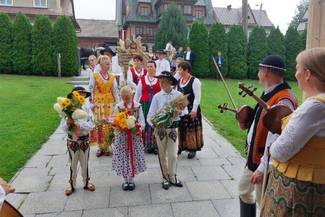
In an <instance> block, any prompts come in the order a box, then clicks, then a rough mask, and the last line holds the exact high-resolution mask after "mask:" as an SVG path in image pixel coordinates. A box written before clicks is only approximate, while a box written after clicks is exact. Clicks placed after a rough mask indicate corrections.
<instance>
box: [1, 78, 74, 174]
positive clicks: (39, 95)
mask: <svg viewBox="0 0 325 217" xmlns="http://www.w3.org/2000/svg"><path fill="white" fill-rule="evenodd" d="M68 80H69V78H63V79H57V78H52V77H34V76H15V75H0V114H1V118H0V126H1V127H0V177H3V178H4V179H6V180H9V179H10V178H12V176H13V175H14V174H15V173H16V172H17V170H18V169H19V168H20V167H22V166H23V165H24V164H25V162H26V161H27V160H28V159H29V158H30V157H31V156H32V155H33V154H34V153H35V152H36V151H37V150H38V149H39V148H40V146H41V144H42V143H44V142H45V141H46V140H47V138H48V137H49V136H50V135H51V134H52V133H53V131H54V130H55V129H56V128H57V126H58V123H59V118H58V115H57V114H56V113H55V112H54V110H53V104H54V102H55V101H56V97H57V96H65V95H66V94H67V93H68V92H69V91H70V89H71V85H68V84H66V82H67V81H68Z"/></svg>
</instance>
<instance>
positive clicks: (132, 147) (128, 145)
mask: <svg viewBox="0 0 325 217" xmlns="http://www.w3.org/2000/svg"><path fill="white" fill-rule="evenodd" d="M121 98H122V101H121V102H120V103H118V104H117V105H116V107H115V112H114V113H115V114H117V113H119V112H127V113H128V114H129V115H132V116H134V117H135V118H136V120H137V122H138V123H139V124H140V125H141V129H142V130H143V129H144V127H145V119H144V116H143V112H142V108H141V104H140V103H138V102H136V101H134V100H133V89H132V88H131V87H130V86H124V87H122V89H121ZM129 136H130V137H129ZM141 137H142V135H141V134H139V135H138V134H136V133H132V134H131V135H128V132H126V131H121V130H119V129H116V130H115V139H114V143H113V160H112V164H113V170H114V171H115V172H116V173H117V175H119V176H123V178H124V183H123V184H122V189H123V190H124V191H127V190H129V191H133V190H134V189H135V184H134V176H135V175H137V174H139V173H142V172H144V171H145V170H146V163H145V159H144V145H143V142H142V138H141ZM129 139H130V141H131V142H130V141H129Z"/></svg>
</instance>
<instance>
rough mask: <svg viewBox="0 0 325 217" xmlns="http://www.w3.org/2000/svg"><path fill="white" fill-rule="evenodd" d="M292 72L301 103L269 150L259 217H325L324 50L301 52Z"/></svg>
mask: <svg viewBox="0 0 325 217" xmlns="http://www.w3.org/2000/svg"><path fill="white" fill-rule="evenodd" d="M296 69H297V72H296V78H297V80H298V85H299V88H300V89H301V90H302V92H303V103H302V105H300V106H299V107H298V109H297V110H296V111H294V112H293V114H292V115H291V116H289V117H286V118H285V119H283V127H284V129H283V132H282V134H281V135H280V136H279V137H278V139H277V140H276V141H275V142H274V143H273V144H272V146H271V149H270V154H271V157H272V159H273V162H272V164H273V170H272V172H271V174H270V177H269V181H268V186H267V189H266V193H265V198H264V202H263V205H262V210H261V216H263V217H268V216H277V217H287V216H288V217H289V216H290V217H300V216H315V217H316V216H325V161H324V156H325V49H324V48H314V49H310V50H306V51H303V52H301V53H300V54H299V55H298V57H297V66H296Z"/></svg>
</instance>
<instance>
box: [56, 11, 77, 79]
mask: <svg viewBox="0 0 325 217" xmlns="http://www.w3.org/2000/svg"><path fill="white" fill-rule="evenodd" d="M53 45H54V48H55V55H56V54H57V53H60V54H61V72H62V76H73V75H78V73H79V65H78V51H77V34H76V32H75V29H74V26H73V24H72V22H71V20H70V18H69V17H64V16H62V17H58V18H57V20H56V22H55V24H54V27H53ZM56 71H57V70H56Z"/></svg>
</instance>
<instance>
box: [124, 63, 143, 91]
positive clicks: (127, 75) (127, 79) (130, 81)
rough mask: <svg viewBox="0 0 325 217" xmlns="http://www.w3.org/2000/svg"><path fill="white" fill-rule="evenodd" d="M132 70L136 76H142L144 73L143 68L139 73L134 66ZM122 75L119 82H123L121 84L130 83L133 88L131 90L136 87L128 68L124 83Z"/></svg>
mask: <svg viewBox="0 0 325 217" xmlns="http://www.w3.org/2000/svg"><path fill="white" fill-rule="evenodd" d="M134 71H135V74H136V75H137V76H138V77H142V76H143V75H144V68H142V69H141V71H140V73H138V72H137V70H136V69H135V68H134ZM122 77H123V78H122ZM122 77H121V82H120V83H122V82H123V85H130V86H131V87H132V88H133V90H135V89H136V87H137V85H136V84H135V83H134V82H133V76H132V72H131V69H130V68H129V70H128V72H127V74H126V83H125V81H124V76H122ZM139 82H140V79H139Z"/></svg>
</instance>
